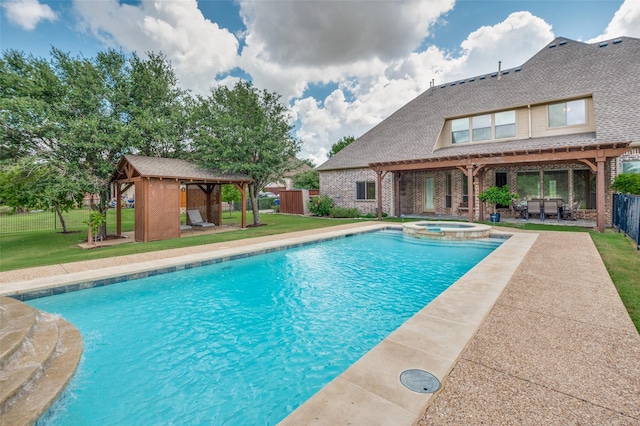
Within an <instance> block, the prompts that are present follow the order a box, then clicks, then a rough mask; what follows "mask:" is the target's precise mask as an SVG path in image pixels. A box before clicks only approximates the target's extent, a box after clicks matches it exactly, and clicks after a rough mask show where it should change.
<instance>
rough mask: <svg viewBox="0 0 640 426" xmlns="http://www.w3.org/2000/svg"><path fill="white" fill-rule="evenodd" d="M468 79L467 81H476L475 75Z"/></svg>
mask: <svg viewBox="0 0 640 426" xmlns="http://www.w3.org/2000/svg"><path fill="white" fill-rule="evenodd" d="M468 81H469V83H471V82H474V81H476V79H475V77H474V78H470V79H469V80H468Z"/></svg>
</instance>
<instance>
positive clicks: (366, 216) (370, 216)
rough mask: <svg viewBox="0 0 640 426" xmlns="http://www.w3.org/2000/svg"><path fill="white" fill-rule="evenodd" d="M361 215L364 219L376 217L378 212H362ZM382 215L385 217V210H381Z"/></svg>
mask: <svg viewBox="0 0 640 426" xmlns="http://www.w3.org/2000/svg"><path fill="white" fill-rule="evenodd" d="M362 217H364V218H365V219H377V218H378V213H367V214H363V215H362ZM382 217H387V214H386V213H385V212H382Z"/></svg>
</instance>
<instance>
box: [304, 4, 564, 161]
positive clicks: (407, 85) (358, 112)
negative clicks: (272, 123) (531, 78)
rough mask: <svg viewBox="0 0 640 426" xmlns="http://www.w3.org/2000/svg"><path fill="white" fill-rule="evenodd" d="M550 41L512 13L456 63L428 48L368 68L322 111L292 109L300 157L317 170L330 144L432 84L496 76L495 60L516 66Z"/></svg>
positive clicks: (467, 44) (472, 42) (529, 20)
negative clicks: (493, 72) (312, 163)
mask: <svg viewBox="0 0 640 426" xmlns="http://www.w3.org/2000/svg"><path fill="white" fill-rule="evenodd" d="M551 39H553V33H552V31H551V27H550V26H549V25H548V24H547V23H545V22H544V21H543V20H541V19H540V18H537V17H535V16H533V15H531V14H530V13H528V12H518V13H513V14H511V15H510V16H508V17H507V18H506V19H505V20H504V21H503V22H500V23H498V24H496V25H494V26H486V27H482V28H479V29H478V30H476V31H474V32H472V33H471V34H469V36H468V37H467V39H466V40H465V41H464V42H462V44H461V47H462V49H463V53H462V54H461V55H460V56H458V57H452V56H449V55H448V54H447V53H446V52H444V51H442V50H441V49H439V48H438V47H436V46H429V47H427V48H426V49H425V50H424V51H422V52H416V53H411V54H408V55H406V56H405V57H403V58H399V59H396V60H395V61H392V62H390V63H387V64H386V65H385V68H384V70H383V72H380V69H379V68H372V69H371V70H370V73H368V74H366V73H364V72H362V73H361V74H359V75H354V76H351V77H350V78H345V79H343V80H342V84H341V87H340V89H339V90H337V91H335V92H333V93H332V94H331V95H329V96H328V97H327V98H326V99H325V100H324V108H321V107H320V106H319V105H320V103H319V102H317V101H316V100H315V99H313V98H305V99H301V100H299V101H297V102H295V103H294V104H293V107H292V109H293V111H294V112H295V113H296V115H297V117H298V119H299V120H300V124H301V125H300V127H299V129H298V131H297V136H298V137H299V138H300V139H302V141H303V142H304V147H303V151H302V153H301V155H302V156H303V157H304V158H310V159H312V160H313V161H314V162H315V163H316V164H322V163H323V162H324V161H326V152H328V150H329V149H330V148H331V145H332V144H334V143H335V142H337V141H338V140H339V139H340V138H342V137H344V136H347V135H354V136H356V137H358V136H361V135H362V134H363V133H364V132H365V131H367V130H369V129H370V128H371V127H373V126H374V125H376V124H378V123H379V122H380V121H382V120H383V119H384V118H385V117H387V116H389V115H390V114H391V113H393V112H394V111H396V110H397V109H399V108H400V107H401V106H403V105H404V104H406V103H407V102H409V101H410V100H411V99H413V98H415V97H416V96H418V95H419V94H420V93H422V92H423V91H425V90H427V89H428V88H429V83H430V81H431V80H432V79H434V80H435V83H436V84H440V83H444V82H449V81H454V80H457V79H460V78H466V77H471V76H475V75H479V74H484V73H488V72H490V71H495V70H497V67H498V61H499V60H502V61H503V62H502V63H503V69H505V68H508V67H514V66H517V65H521V64H522V63H523V62H525V61H526V60H527V59H529V58H530V57H531V56H532V55H534V54H535V53H537V52H538V51H539V50H540V49H541V48H542V47H543V46H544V45H545V44H546V43H548V42H549V41H550V40H551ZM345 94H347V95H348V96H345ZM347 98H351V99H353V100H352V101H347Z"/></svg>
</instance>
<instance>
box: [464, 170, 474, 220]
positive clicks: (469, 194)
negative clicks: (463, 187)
mask: <svg viewBox="0 0 640 426" xmlns="http://www.w3.org/2000/svg"><path fill="white" fill-rule="evenodd" d="M465 174H466V175H467V198H468V199H469V202H468V205H469V210H468V211H467V217H468V218H469V223H473V208H474V205H475V196H474V193H473V164H467V171H466V173H465Z"/></svg>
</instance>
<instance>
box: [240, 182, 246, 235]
mask: <svg viewBox="0 0 640 426" xmlns="http://www.w3.org/2000/svg"><path fill="white" fill-rule="evenodd" d="M240 192H241V193H242V229H245V228H246V227H247V184H246V183H244V182H243V183H242V191H240Z"/></svg>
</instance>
